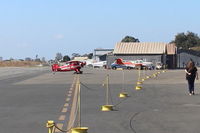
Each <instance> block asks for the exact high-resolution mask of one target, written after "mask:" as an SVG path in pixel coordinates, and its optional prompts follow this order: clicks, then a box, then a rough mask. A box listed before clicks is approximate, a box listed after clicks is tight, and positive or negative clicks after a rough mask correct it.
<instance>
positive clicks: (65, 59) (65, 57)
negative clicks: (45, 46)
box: [63, 55, 71, 61]
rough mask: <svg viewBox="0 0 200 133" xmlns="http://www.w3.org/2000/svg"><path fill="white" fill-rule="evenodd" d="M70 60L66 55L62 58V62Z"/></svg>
mask: <svg viewBox="0 0 200 133" xmlns="http://www.w3.org/2000/svg"><path fill="white" fill-rule="evenodd" d="M70 60H71V59H70V57H69V56H68V55H65V56H64V57H63V61H70Z"/></svg>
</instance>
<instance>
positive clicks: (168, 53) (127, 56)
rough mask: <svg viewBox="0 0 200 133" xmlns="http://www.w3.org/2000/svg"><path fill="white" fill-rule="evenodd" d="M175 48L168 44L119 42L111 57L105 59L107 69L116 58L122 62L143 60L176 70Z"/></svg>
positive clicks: (173, 45)
mask: <svg viewBox="0 0 200 133" xmlns="http://www.w3.org/2000/svg"><path fill="white" fill-rule="evenodd" d="M176 51H177V50H176V46H175V44H168V43H158V42H156V43H153V42H148V43H145V42H142V43H141V42H137V43H134V42H128V43H124V42H120V43H117V44H116V45H115V48H114V51H113V54H112V55H108V57H107V66H108V67H109V66H110V65H111V64H112V63H113V62H114V61H115V59H117V58H122V59H124V60H144V61H148V62H153V64H156V63H157V62H161V63H162V64H163V65H167V66H168V68H176V53H177V52H176Z"/></svg>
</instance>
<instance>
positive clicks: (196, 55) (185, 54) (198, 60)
mask: <svg viewBox="0 0 200 133" xmlns="http://www.w3.org/2000/svg"><path fill="white" fill-rule="evenodd" d="M189 60H193V61H194V62H195V64H196V66H198V67H200V52H199V51H194V50H184V49H178V50H177V68H185V67H186V64H187V62H188V61H189Z"/></svg>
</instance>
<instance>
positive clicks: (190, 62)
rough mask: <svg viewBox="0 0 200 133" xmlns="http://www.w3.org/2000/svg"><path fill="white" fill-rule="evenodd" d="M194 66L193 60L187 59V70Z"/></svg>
mask: <svg viewBox="0 0 200 133" xmlns="http://www.w3.org/2000/svg"><path fill="white" fill-rule="evenodd" d="M194 67H195V64H194V62H193V61H189V62H188V63H187V68H188V70H189V71H190V70H192V69H193V68H194Z"/></svg>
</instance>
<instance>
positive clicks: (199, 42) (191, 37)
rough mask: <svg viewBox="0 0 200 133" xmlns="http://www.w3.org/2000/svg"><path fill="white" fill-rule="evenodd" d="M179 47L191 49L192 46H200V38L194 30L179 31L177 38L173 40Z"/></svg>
mask: <svg viewBox="0 0 200 133" xmlns="http://www.w3.org/2000/svg"><path fill="white" fill-rule="evenodd" d="M172 43H175V44H176V46H177V47H178V48H182V49H189V48H191V47H195V46H200V38H199V36H198V35H197V34H195V33H193V32H189V31H188V32H187V33H186V34H185V33H178V34H177V35H176V36H175V40H173V41H172Z"/></svg>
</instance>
